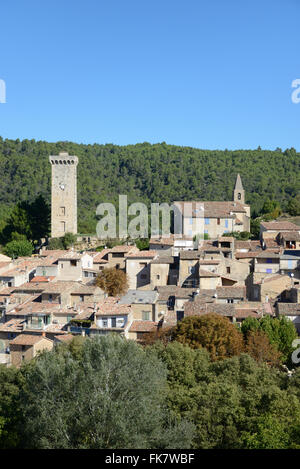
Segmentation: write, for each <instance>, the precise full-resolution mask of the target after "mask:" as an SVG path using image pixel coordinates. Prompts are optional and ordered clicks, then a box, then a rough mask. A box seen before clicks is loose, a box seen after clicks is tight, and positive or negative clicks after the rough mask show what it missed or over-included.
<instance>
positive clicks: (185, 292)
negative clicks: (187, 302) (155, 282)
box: [157, 285, 197, 301]
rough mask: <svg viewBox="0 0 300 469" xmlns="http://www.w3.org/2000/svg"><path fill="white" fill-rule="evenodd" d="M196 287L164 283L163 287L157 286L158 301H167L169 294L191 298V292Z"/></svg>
mask: <svg viewBox="0 0 300 469" xmlns="http://www.w3.org/2000/svg"><path fill="white" fill-rule="evenodd" d="M196 290H197V289H196V288H181V287H177V286H176V285H166V286H163V287H157V291H158V293H159V297H158V301H167V300H168V299H169V298H170V296H175V298H182V299H185V298H186V299H190V298H192V294H193V292H195V291H196Z"/></svg>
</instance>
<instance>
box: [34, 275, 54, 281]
mask: <svg viewBox="0 0 300 469" xmlns="http://www.w3.org/2000/svg"><path fill="white" fill-rule="evenodd" d="M55 278H56V277H55V276H54V275H53V276H49V277H47V276H44V275H37V276H35V277H33V278H32V279H31V280H30V283H33V282H51V281H52V280H54V279H55Z"/></svg>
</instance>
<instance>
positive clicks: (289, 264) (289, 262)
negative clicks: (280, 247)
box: [288, 260, 293, 269]
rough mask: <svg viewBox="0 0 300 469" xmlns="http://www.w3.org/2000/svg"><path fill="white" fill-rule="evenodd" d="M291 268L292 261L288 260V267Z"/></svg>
mask: <svg viewBox="0 0 300 469" xmlns="http://www.w3.org/2000/svg"><path fill="white" fill-rule="evenodd" d="M292 268H293V261H291V260H290V261H288V269H292Z"/></svg>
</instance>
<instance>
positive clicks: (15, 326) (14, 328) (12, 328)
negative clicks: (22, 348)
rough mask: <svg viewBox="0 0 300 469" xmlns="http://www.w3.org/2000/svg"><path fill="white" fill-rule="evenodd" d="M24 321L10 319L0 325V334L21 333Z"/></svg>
mask: <svg viewBox="0 0 300 469" xmlns="http://www.w3.org/2000/svg"><path fill="white" fill-rule="evenodd" d="M23 325H24V319H10V320H9V321H6V322H5V323H3V324H0V332H22V331H23Z"/></svg>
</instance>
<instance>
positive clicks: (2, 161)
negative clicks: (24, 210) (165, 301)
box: [0, 137, 300, 232]
mask: <svg viewBox="0 0 300 469" xmlns="http://www.w3.org/2000/svg"><path fill="white" fill-rule="evenodd" d="M60 151H68V152H69V153H70V154H75V155H77V156H78V157H79V165H78V210H79V217H78V218H79V231H80V232H93V231H95V224H96V218H95V210H96V207H97V205H98V204H99V203H101V202H104V201H105V202H117V201H118V195H119V194H127V196H128V203H131V202H134V201H144V202H146V203H147V204H150V203H151V202H168V203H170V202H172V201H173V200H191V199H198V200H226V199H229V200H230V199H231V198H232V191H233V186H234V182H235V178H236V174H237V173H238V172H239V173H240V174H241V177H242V181H243V185H244V188H245V190H246V202H247V203H250V204H251V206H252V214H254V216H255V215H258V214H259V213H260V211H261V209H262V207H263V204H264V202H265V201H266V200H268V199H269V200H276V201H277V202H279V204H280V206H281V207H282V209H283V210H285V209H286V208H287V207H288V203H289V202H290V201H291V200H292V199H293V198H294V197H295V196H296V195H297V193H298V192H300V191H299V190H300V177H299V176H300V154H299V153H296V151H295V150H294V149H293V148H291V149H288V150H285V151H284V152H283V151H282V150H280V149H277V150H276V151H266V150H261V149H260V148H258V149H257V150H236V151H229V150H224V151H219V150H212V151H210V150H199V149H195V148H190V147H179V146H173V145H167V144H166V143H159V144H153V145H152V144H149V143H141V144H136V145H127V146H117V145H113V144H106V145H98V144H94V145H83V144H75V143H72V142H57V143H47V142H44V141H35V140H23V141H20V140H3V139H2V138H1V137H0V173H1V184H0V230H1V228H2V227H3V224H4V223H5V218H6V217H7V216H8V214H9V209H11V208H12V207H13V206H14V205H15V204H16V202H19V201H26V202H32V201H34V200H35V199H36V197H37V196H38V195H39V194H42V195H43V196H44V197H45V199H46V201H47V202H48V203H49V202H50V180H51V179H50V178H51V167H50V164H49V161H48V157H49V155H50V154H58V153H59V152H60ZM295 214H296V213H295Z"/></svg>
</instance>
